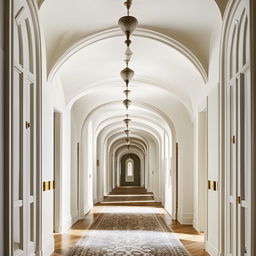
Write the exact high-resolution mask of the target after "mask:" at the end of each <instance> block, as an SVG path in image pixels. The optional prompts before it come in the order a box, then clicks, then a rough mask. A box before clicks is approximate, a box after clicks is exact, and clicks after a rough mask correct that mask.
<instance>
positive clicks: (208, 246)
mask: <svg viewBox="0 0 256 256" xmlns="http://www.w3.org/2000/svg"><path fill="white" fill-rule="evenodd" d="M205 250H206V251H207V252H208V253H209V254H210V255H211V256H219V255H220V253H219V250H218V249H217V248H216V247H215V246H214V245H213V244H211V243H210V242H209V241H205Z"/></svg>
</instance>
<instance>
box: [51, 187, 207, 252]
mask: <svg viewBox="0 0 256 256" xmlns="http://www.w3.org/2000/svg"><path fill="white" fill-rule="evenodd" d="M108 206H111V209H114V208H113V206H117V207H120V206H131V207H132V206H140V207H156V208H158V209H161V211H162V213H163V216H164V217H163V218H164V221H165V222H166V223H167V225H168V226H169V227H171V229H172V230H173V232H174V233H175V234H176V236H177V237H178V238H179V239H180V241H181V242H182V243H183V245H184V246H185V247H186V249H187V250H188V251H189V252H190V253H191V255H192V256H209V254H207V253H206V252H205V250H204V236H203V234H200V233H198V232H197V231H196V230H195V229H193V227H192V226H191V225H181V224H179V223H178V222H177V221H173V220H171V218H170V216H169V215H168V214H167V213H166V211H165V210H164V209H163V208H162V205H161V204H160V203H158V202H155V201H154V197H153V194H152V193H148V192H147V191H145V189H144V188H140V187H132V188H131V187H121V188H118V189H115V190H114V191H113V192H111V193H110V194H109V196H107V197H105V198H104V201H103V202H102V203H99V204H96V205H95V206H94V208H93V210H92V211H91V212H90V213H89V214H87V215H86V216H85V217H84V219H83V220H80V221H78V222H77V223H75V224H74V225H73V226H72V228H71V229H70V230H69V231H67V232H65V233H63V234H55V236H54V239H55V252H54V253H53V254H52V256H60V255H65V253H66V252H67V250H68V249H69V248H70V247H72V246H73V245H75V244H76V242H77V241H78V240H79V239H80V238H81V237H83V236H85V235H86V232H87V230H88V229H89V227H90V226H91V225H92V223H93V222H94V221H95V220H96V219H97V218H98V217H99V216H100V214H101V213H102V212H103V210H104V209H107V207H108Z"/></svg>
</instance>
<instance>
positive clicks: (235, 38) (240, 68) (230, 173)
mask: <svg viewBox="0 0 256 256" xmlns="http://www.w3.org/2000/svg"><path fill="white" fill-rule="evenodd" d="M231 2H232V1H231ZM233 2H234V3H233V6H232V10H233V11H231V12H230V23H229V26H228V31H227V41H226V42H227V45H226V56H225V62H226V63H225V69H226V70H225V76H226V78H225V85H226V99H225V101H226V110H227V112H226V138H227V142H226V255H228V256H251V252H250V249H251V241H250V237H251V197H250V194H251V186H250V180H251V81H250V76H251V70H250V54H249V47H250V44H249V40H250V38H249V32H250V29H249V28H250V27H249V1H248V0H240V1H233Z"/></svg>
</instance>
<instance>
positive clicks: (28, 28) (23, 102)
mask: <svg viewBox="0 0 256 256" xmlns="http://www.w3.org/2000/svg"><path fill="white" fill-rule="evenodd" d="M35 42H36V40H35V31H34V26H33V18H32V15H31V9H30V6H29V5H28V2H27V1H26V0H16V1H13V6H12V89H11V117H12V118H11V119H12V120H11V121H12V126H11V127H12V128H11V138H12V140H11V141H12V142H11V143H12V145H11V148H12V159H11V163H12V175H11V177H12V180H11V182H12V193H11V194H12V200H11V201H12V224H13V225H12V230H11V233H12V245H11V250H12V254H11V255H15V256H18V255H26V256H27V255H35V252H36V209H37V204H36V202H37V200H36V199H37V196H36V178H37V164H36V154H37V152H36V148H37V146H36V129H37V127H36V125H37V123H36V113H37V105H36V98H37V97H36V92H37V85H36V81H37V80H36V79H37V77H36V71H37V69H36V43H35Z"/></svg>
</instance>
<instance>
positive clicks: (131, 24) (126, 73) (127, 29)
mask: <svg viewBox="0 0 256 256" xmlns="http://www.w3.org/2000/svg"><path fill="white" fill-rule="evenodd" d="M124 5H125V6H126V8H127V16H123V17H122V18H120V19H119V21H118V25H119V27H120V29H121V30H122V31H123V33H124V34H125V36H126V40H125V44H126V45H127V48H126V51H125V58H124V61H125V63H126V68H124V69H123V70H122V71H121V72H120V75H121V78H122V79H123V80H124V82H125V90H124V94H125V96H126V98H125V100H124V101H123V104H124V106H125V108H126V110H128V108H129V106H130V105H131V103H132V101H131V100H130V99H129V94H130V92H131V91H130V90H129V88H128V87H129V83H130V81H131V80H132V78H133V76H134V71H133V70H132V69H130V68H129V67H128V66H129V62H130V60H131V57H132V55H133V52H132V50H131V49H130V45H131V43H132V41H131V39H130V37H131V34H132V33H133V31H134V30H135V29H136V27H137V26H138V21H137V19H136V18H135V17H133V16H130V8H131V6H132V0H126V2H125V3H124ZM123 121H124V123H125V125H126V130H125V131H124V132H125V134H126V144H127V147H128V150H129V149H130V137H129V135H130V130H129V123H130V122H131V119H130V118H129V114H126V118H125V119H124V120H123Z"/></svg>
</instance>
